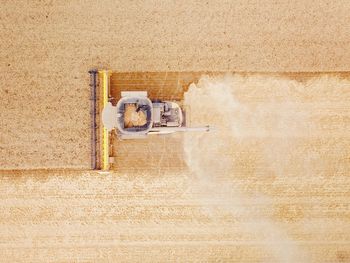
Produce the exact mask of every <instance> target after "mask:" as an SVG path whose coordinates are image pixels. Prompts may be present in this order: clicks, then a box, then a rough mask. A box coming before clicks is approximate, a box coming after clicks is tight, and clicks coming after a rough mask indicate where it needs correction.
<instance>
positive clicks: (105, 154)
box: [98, 70, 111, 170]
mask: <svg viewBox="0 0 350 263" xmlns="http://www.w3.org/2000/svg"><path fill="white" fill-rule="evenodd" d="M98 73H99V75H100V80H101V82H102V83H101V84H102V85H101V86H102V96H101V97H102V109H104V107H105V106H106V105H107V103H108V97H109V77H110V74H111V73H110V71H108V70H100V71H99V72H98ZM102 127H103V126H102ZM101 144H102V162H101V166H102V167H101V168H102V170H108V169H109V132H108V131H107V129H106V128H105V127H103V128H102V143H101Z"/></svg>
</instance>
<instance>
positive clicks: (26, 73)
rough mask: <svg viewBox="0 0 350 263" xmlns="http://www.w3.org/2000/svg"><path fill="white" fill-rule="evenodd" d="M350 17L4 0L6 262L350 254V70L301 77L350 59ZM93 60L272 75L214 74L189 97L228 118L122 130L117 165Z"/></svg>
mask: <svg viewBox="0 0 350 263" xmlns="http://www.w3.org/2000/svg"><path fill="white" fill-rule="evenodd" d="M349 14H350V3H349V2H348V1H337V2H331V1H317V3H316V2H314V1H297V2H291V1H285V2H284V1H280V2H278V3H276V1H192V2H190V3H189V1H123V2H117V1H98V2H97V1H94V2H93V1H91V2H88V1H18V2H14V1H2V2H1V8H0V32H1V39H0V47H1V49H0V75H1V78H0V96H1V104H0V120H1V125H0V169H1V170H2V171H1V172H0V210H1V213H0V259H1V261H4V262H108V261H109V262H116V261H120V262H165V261H180V262H195V261H198V262H217V261H226V262H234V261H236V262H349V261H350V249H349V248H350V214H349V211H350V188H349V186H350V175H349V171H350V145H349V141H350V140H349V139H350V133H349V130H350V77H349V75H348V74H346V73H343V74H340V73H317V74H309V73H308V74H305V73H303V74H299V73H295V74H285V72H306V71H309V72H329V71H350V53H349V52H346V51H347V49H348V47H349V44H350V27H348V25H349V24H350V15H349ZM93 67H98V68H111V69H113V70H117V71H228V72H237V71H238V72H270V73H267V74H266V73H264V74H262V73H260V74H258V73H255V74H252V73H249V74H248V73H241V74H234V75H221V76H217V77H208V76H203V77H202V78H200V80H199V82H197V83H195V84H193V85H191V86H189V87H188V88H189V89H188V91H187V93H186V94H185V95H184V100H185V102H186V103H187V104H188V105H190V107H191V123H192V124H193V125H196V124H198V125H199V124H211V125H213V126H215V128H216V129H215V130H214V131H213V132H210V133H205V134H178V135H175V136H170V137H161V139H159V140H158V139H157V138H151V139H150V140H148V141H147V142H140V141H139V142H116V145H115V146H116V147H115V150H116V153H117V162H116V165H115V168H116V171H115V172H113V173H109V174H98V173H97V172H92V171H88V170H86V169H88V168H89V166H90V114H89V110H90V108H89V106H90V104H89V103H90V101H89V94H90V90H89V86H88V84H89V78H88V74H87V71H88V70H89V69H90V68H93ZM276 72H279V73H276ZM118 154H119V155H118ZM42 168H55V169H51V170H45V169H42ZM63 168H65V169H67V168H68V170H62V169H63ZM23 169H29V170H23ZM36 169H37V170H36Z"/></svg>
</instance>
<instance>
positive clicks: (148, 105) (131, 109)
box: [89, 70, 209, 170]
mask: <svg viewBox="0 0 350 263" xmlns="http://www.w3.org/2000/svg"><path fill="white" fill-rule="evenodd" d="M89 73H90V80H91V83H90V86H91V101H92V103H91V107H92V108H91V115H92V135H91V136H92V138H91V139H92V156H91V163H92V168H93V169H101V170H108V169H109V163H110V162H113V160H112V158H113V157H111V151H110V148H111V145H110V144H111V142H110V137H111V136H112V135H116V136H117V137H118V138H119V139H120V140H126V139H146V138H147V137H148V136H150V135H162V134H163V135H164V134H172V133H175V132H189V131H209V126H203V127H188V126H187V123H188V122H187V121H186V110H185V107H181V106H180V105H182V102H181V101H176V100H161V99H152V100H151V99H150V98H149V97H148V92H147V91H146V90H143V91H133V90H130V87H129V89H128V90H126V91H123V90H118V91H115V90H113V93H114V94H115V93H116V92H118V95H119V98H115V97H114V96H112V95H111V93H112V92H111V86H110V76H111V71H108V70H101V71H97V70H91V71H89Z"/></svg>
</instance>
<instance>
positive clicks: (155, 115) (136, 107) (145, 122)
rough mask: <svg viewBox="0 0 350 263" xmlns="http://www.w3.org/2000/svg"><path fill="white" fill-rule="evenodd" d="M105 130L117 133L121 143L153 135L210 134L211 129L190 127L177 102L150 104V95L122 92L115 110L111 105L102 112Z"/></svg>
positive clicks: (183, 111) (155, 101)
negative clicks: (191, 132) (198, 132)
mask: <svg viewBox="0 0 350 263" xmlns="http://www.w3.org/2000/svg"><path fill="white" fill-rule="evenodd" d="M102 122H103V125H104V127H105V128H106V129H107V130H108V131H111V130H113V129H115V130H116V132H117V134H118V136H119V137H120V138H121V139H138V138H145V137H147V135H152V134H171V133H175V132H185V131H209V126H203V127H187V126H186V115H185V110H184V109H183V108H181V107H180V103H178V102H175V101H161V100H154V101H151V100H150V99H149V98H148V96H147V91H127V92H121V99H120V100H119V101H118V102H117V104H116V105H115V106H113V105H112V103H111V102H108V103H107V104H106V106H105V107H104V109H103V111H102Z"/></svg>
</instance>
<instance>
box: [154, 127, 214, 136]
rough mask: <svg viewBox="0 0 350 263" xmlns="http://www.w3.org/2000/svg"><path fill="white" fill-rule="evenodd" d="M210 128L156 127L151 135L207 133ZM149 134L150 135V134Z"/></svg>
mask: <svg viewBox="0 0 350 263" xmlns="http://www.w3.org/2000/svg"><path fill="white" fill-rule="evenodd" d="M210 130H211V128H210V126H209V125H207V126H201V127H172V128H169V127H158V128H152V129H151V133H153V132H154V133H162V134H165V133H173V132H208V131H210ZM151 133H150V134H151Z"/></svg>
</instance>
